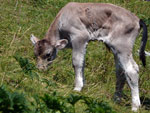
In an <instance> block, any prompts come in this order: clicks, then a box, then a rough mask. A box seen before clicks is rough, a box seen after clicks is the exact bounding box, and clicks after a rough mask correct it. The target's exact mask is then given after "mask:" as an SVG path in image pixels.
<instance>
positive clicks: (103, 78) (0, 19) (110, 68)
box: [0, 0, 150, 113]
mask: <svg viewBox="0 0 150 113" xmlns="http://www.w3.org/2000/svg"><path fill="white" fill-rule="evenodd" d="M69 1H76V2H77V1H78V2H91V1H92V2H105V3H113V4H116V5H119V6H122V7H124V8H126V9H129V10H130V11H132V12H133V13H135V14H136V15H137V16H138V17H140V18H142V19H144V20H145V22H147V24H148V23H149V24H150V22H149V19H150V2H143V1H135V0H131V1H129V0H120V1H118V0H57V1H56V0H0V2H1V3H0V86H2V85H5V86H7V87H8V89H11V90H12V91H17V92H21V93H24V94H25V95H26V97H27V98H28V99H29V100H30V101H32V97H33V96H34V95H41V96H42V95H44V94H45V93H47V94H49V93H52V92H54V91H57V92H58V93H59V94H60V95H63V96H67V95H69V94H70V93H77V92H73V91H72V89H73V85H74V82H73V81H74V71H73V68H72V60H71V50H70V49H64V50H62V51H59V53H58V57H57V59H56V60H55V61H54V63H53V64H52V65H51V66H50V69H49V70H48V71H45V72H43V71H39V70H37V69H35V70H34V72H35V73H37V74H38V75H36V74H28V73H25V72H24V71H23V70H22V69H21V68H20V65H19V63H18V62H17V61H16V60H15V58H14V56H21V57H22V58H27V59H28V60H29V61H30V62H31V63H33V64H34V65H35V64H36V62H35V58H34V54H33V46H32V44H31V42H30V39H29V38H30V35H31V34H32V33H33V34H34V35H35V36H37V37H39V38H42V37H44V35H45V33H46V31H47V30H48V28H49V25H50V24H51V22H52V21H53V19H54V18H55V16H56V14H57V13H58V11H59V10H60V8H62V7H63V6H64V5H65V4H67V3H68V2H69ZM148 30H149V33H148V36H149V37H150V25H148ZM140 41H141V35H140V36H139V38H137V40H136V43H135V46H134V58H135V60H136V62H137V63H138V65H139V67H140V73H139V75H140V96H141V97H143V98H146V99H147V100H145V102H144V103H143V102H142V104H143V106H142V108H141V111H140V112H141V113H148V112H150V111H149V110H146V107H147V106H148V105H149V106H148V107H149V109H150V101H148V99H150V57H147V66H146V68H143V66H142V64H141V62H140V61H139V57H138V54H137V50H138V49H139V47H140ZM149 41H150V40H149V39H148V43H147V48H146V50H147V51H149V50H150V43H149ZM95 48H96V49H95ZM85 77H86V86H85V87H84V89H83V91H82V92H81V93H79V94H81V95H85V96H89V97H92V98H94V99H98V100H103V101H105V102H108V103H109V105H110V106H111V107H112V108H113V109H114V110H115V111H116V112H117V113H127V112H131V111H130V109H131V106H130V105H129V103H130V100H131V99H130V89H129V87H128V86H127V85H126V86H125V88H124V93H125V94H126V95H127V96H128V99H127V100H126V101H123V102H122V103H121V105H118V104H116V103H114V102H113V100H112V97H113V93H114V91H115V79H116V78H115V68H114V60H113V55H112V54H111V53H110V52H109V51H108V50H107V49H106V47H105V46H104V45H103V44H102V43H98V42H90V44H89V45H88V47H87V54H86V68H85ZM146 101H147V104H146ZM81 105H82V103H78V104H77V105H76V108H77V107H79V106H81ZM84 109H85V106H82V107H79V108H78V109H77V110H76V112H77V113H81V112H83V110H84Z"/></svg>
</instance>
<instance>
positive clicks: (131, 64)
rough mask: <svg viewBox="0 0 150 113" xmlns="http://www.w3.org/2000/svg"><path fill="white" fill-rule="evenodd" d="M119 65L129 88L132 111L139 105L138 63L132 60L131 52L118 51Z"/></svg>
mask: <svg viewBox="0 0 150 113" xmlns="http://www.w3.org/2000/svg"><path fill="white" fill-rule="evenodd" d="M118 58H119V61H120V65H121V66H122V68H123V69H124V72H125V77H126V80H127V82H128V84H129V87H130V89H131V96H132V111H137V110H138V108H139V107H140V98H139V88H138V80H139V77H138V71H139V68H138V65H137V64H136V62H135V61H134V59H133V57H132V54H126V53H124V54H123V53H122V54H121V53H120V54H119V55H118Z"/></svg>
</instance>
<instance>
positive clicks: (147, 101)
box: [140, 96, 150, 110]
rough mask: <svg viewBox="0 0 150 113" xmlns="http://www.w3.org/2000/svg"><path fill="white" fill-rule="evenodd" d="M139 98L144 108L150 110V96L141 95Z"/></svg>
mask: <svg viewBox="0 0 150 113" xmlns="http://www.w3.org/2000/svg"><path fill="white" fill-rule="evenodd" d="M140 100H141V104H142V106H143V107H144V108H145V110H150V98H148V97H144V96H142V97H141V98H140Z"/></svg>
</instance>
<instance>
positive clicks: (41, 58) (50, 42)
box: [31, 3, 147, 111]
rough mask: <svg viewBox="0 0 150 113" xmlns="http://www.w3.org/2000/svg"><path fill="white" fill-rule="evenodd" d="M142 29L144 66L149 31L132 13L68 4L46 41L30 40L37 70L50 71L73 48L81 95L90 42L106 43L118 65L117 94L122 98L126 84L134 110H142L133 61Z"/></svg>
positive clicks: (105, 6)
mask: <svg viewBox="0 0 150 113" xmlns="http://www.w3.org/2000/svg"><path fill="white" fill-rule="evenodd" d="M141 27H142V28H143V37H142V43H141V48H140V52H139V54H140V59H141V60H142V63H143V65H144V66H145V64H146V63H145V53H144V49H145V45H146V42H147V27H146V25H145V23H144V22H143V21H142V20H140V19H139V18H138V17H137V16H135V15H134V14H132V13H131V12H130V11H128V10H126V9H124V8H121V7H119V6H115V5H113V4H105V3H68V4H67V5H66V6H65V7H63V8H62V9H61V10H60V11H59V13H58V14H57V16H56V18H55V20H54V21H53V23H52V24H51V26H50V28H49V29H48V32H47V34H46V36H45V38H44V39H42V40H39V39H38V38H36V37H35V36H33V35H32V36H31V41H32V42H33V44H34V53H35V56H36V57H37V67H38V68H39V69H47V67H48V65H49V64H51V63H52V62H53V60H54V59H55V58H56V54H57V51H58V50H59V49H63V48H65V47H71V48H72V63H73V67H74V70H75V88H74V90H76V91H81V89H82V88H83V85H84V63H85V62H84V56H85V53H86V46H87V44H88V42H89V41H91V40H98V41H102V42H104V44H106V45H107V46H108V47H109V48H110V50H112V52H113V54H114V58H115V65H116V77H117V81H116V92H115V95H116V96H118V97H119V98H121V93H122V89H123V86H124V84H125V80H127V83H128V84H129V87H130V88H131V95H132V110H133V111H137V110H138V108H139V106H140V99H139V88H138V79H139V77H138V71H139V68H138V65H137V64H136V62H135V61H134V59H133V56H132V49H133V45H134V41H135V39H136V37H137V36H138V34H139V32H140V28H141Z"/></svg>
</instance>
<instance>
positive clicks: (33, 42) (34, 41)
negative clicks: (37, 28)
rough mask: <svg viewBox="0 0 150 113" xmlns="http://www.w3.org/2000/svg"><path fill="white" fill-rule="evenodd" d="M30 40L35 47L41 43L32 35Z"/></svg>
mask: <svg viewBox="0 0 150 113" xmlns="http://www.w3.org/2000/svg"><path fill="white" fill-rule="evenodd" d="M30 40H31V42H32V44H33V45H35V44H36V43H37V42H38V41H39V39H38V38H36V37H35V36H34V35H33V34H31V37H30Z"/></svg>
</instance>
